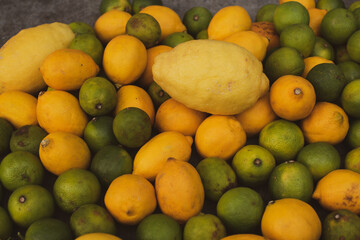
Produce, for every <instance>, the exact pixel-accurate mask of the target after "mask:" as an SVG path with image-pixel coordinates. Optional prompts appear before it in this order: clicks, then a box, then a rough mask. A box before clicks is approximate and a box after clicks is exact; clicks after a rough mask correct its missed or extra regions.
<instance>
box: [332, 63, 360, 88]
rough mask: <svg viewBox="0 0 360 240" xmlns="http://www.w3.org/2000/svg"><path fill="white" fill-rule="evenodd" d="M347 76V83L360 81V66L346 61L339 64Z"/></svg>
mask: <svg viewBox="0 0 360 240" xmlns="http://www.w3.org/2000/svg"><path fill="white" fill-rule="evenodd" d="M337 65H338V67H339V68H340V70H341V71H342V72H343V74H344V76H345V80H346V82H347V83H349V82H351V81H353V80H355V79H360V65H359V64H357V63H356V62H354V61H345V62H341V63H338V64H337Z"/></svg>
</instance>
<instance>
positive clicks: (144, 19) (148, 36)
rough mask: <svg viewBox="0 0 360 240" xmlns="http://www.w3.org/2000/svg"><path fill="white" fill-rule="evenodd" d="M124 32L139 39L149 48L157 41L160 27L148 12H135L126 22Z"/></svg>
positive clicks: (159, 35)
mask: <svg viewBox="0 0 360 240" xmlns="http://www.w3.org/2000/svg"><path fill="white" fill-rule="evenodd" d="M126 33H127V34H128V35H131V36H134V37H136V38H138V39H139V40H141V42H142V43H143V44H144V45H145V47H146V48H151V47H153V46H155V45H156V44H158V43H159V41H160V37H161V28H160V24H159V22H158V21H157V20H156V19H155V18H154V17H153V16H151V15H150V14H147V13H136V14H135V15H133V16H132V17H131V18H130V19H129V20H128V22H127V23H126Z"/></svg>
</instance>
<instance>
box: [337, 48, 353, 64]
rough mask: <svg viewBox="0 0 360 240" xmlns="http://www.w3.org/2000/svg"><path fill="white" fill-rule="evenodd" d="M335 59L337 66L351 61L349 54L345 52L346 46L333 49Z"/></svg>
mask: <svg viewBox="0 0 360 240" xmlns="http://www.w3.org/2000/svg"><path fill="white" fill-rule="evenodd" d="M335 58H336V63H337V64H339V63H341V62H346V61H352V59H351V58H350V55H349V53H348V52H347V50H346V45H340V46H336V47H335Z"/></svg>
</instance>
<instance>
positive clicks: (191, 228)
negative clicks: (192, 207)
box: [183, 213, 226, 240]
mask: <svg viewBox="0 0 360 240" xmlns="http://www.w3.org/2000/svg"><path fill="white" fill-rule="evenodd" d="M225 236H226V229H225V226H224V224H223V223H222V222H221V220H220V219H219V218H218V217H217V216H215V215H213V214H203V213H200V214H199V215H197V216H193V217H191V218H190V219H189V220H187V222H186V224H185V226H184V238H183V239H184V240H198V239H222V238H224V237H225Z"/></svg>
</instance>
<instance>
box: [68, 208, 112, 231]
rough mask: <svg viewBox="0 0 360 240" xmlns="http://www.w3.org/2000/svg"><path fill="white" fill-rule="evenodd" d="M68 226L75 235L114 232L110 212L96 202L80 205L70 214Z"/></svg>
mask: <svg viewBox="0 0 360 240" xmlns="http://www.w3.org/2000/svg"><path fill="white" fill-rule="evenodd" d="M70 226H71V229H72V230H73V232H74V234H75V237H79V236H81V235H84V234H87V233H109V234H113V235H115V234H116V226H115V221H114V219H113V218H112V216H111V215H110V213H109V212H108V211H107V210H106V209H105V208H103V207H101V206H99V205H96V204H85V205H82V206H80V207H79V208H78V209H76V210H75V212H73V213H72V214H71V217H70Z"/></svg>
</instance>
